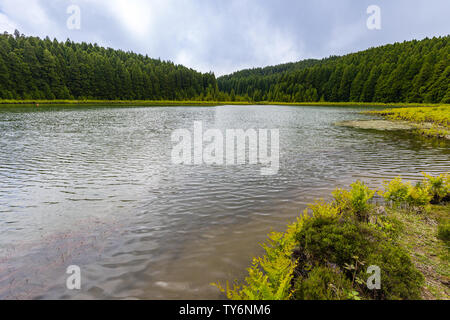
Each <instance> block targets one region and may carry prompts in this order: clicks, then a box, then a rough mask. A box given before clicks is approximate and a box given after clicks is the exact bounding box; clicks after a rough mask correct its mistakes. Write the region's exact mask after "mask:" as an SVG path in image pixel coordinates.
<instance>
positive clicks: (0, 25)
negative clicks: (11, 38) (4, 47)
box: [0, 13, 17, 33]
mask: <svg viewBox="0 0 450 320" xmlns="http://www.w3.org/2000/svg"><path fill="white" fill-rule="evenodd" d="M15 29H17V25H16V24H15V23H14V22H12V21H11V20H10V19H9V18H8V17H7V16H6V15H4V14H3V13H0V31H1V32H4V31H7V32H8V33H13V32H14V30H15Z"/></svg>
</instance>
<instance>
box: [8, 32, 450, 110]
mask: <svg viewBox="0 0 450 320" xmlns="http://www.w3.org/2000/svg"><path fill="white" fill-rule="evenodd" d="M449 38H450V36H445V37H439V38H432V39H429V38H426V39H424V40H421V41H418V40H413V41H405V42H403V43H395V44H390V45H385V46H381V47H377V48H370V49H368V50H365V51H361V52H357V53H352V54H348V55H345V56H342V57H337V56H332V57H329V58H325V59H322V60H317V59H308V60H303V61H299V62H294V63H287V64H281V65H278V66H271V67H266V68H256V69H247V70H242V71H238V72H235V73H233V74H231V75H226V76H222V77H219V78H217V79H216V77H215V75H214V74H213V73H212V72H210V73H200V72H197V71H195V70H193V69H189V68H187V67H184V66H182V65H176V64H174V63H173V62H170V61H161V60H160V59H153V58H150V57H148V56H147V55H145V56H144V55H141V54H136V53H133V52H125V51H122V50H115V49H112V48H103V47H100V46H98V45H97V44H87V43H84V42H83V43H75V42H72V41H70V40H69V39H68V40H67V41H65V42H59V41H57V40H56V39H54V40H50V39H49V38H48V37H47V38H45V39H40V38H37V37H26V36H24V35H22V34H20V32H19V31H17V30H16V31H15V32H14V34H13V35H11V34H8V33H6V32H5V33H3V34H1V35H0V99H3V100H54V99H58V100H75V99H76V100H164V101H229V102H232V101H236V102H239V101H241V102H242V101H246V102H285V103H300V102H355V103H356V102H359V103H361V102H379V103H449V102H450V91H449V79H450V59H449V53H450V46H449Z"/></svg>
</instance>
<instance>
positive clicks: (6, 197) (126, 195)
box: [0, 106, 450, 299]
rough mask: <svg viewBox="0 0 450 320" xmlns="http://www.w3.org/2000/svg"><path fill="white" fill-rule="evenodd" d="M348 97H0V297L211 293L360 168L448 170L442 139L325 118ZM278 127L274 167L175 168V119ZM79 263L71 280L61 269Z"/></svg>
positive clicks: (377, 177)
mask: <svg viewBox="0 0 450 320" xmlns="http://www.w3.org/2000/svg"><path fill="white" fill-rule="evenodd" d="M362 110H363V109H361V108H350V107H295V106H292V107H291V106H220V107H145V108H144V107H86V106H76V107H74V106H71V107H70V106H66V107H62V106H61V107H57V106H53V107H39V108H37V107H19V106H13V107H9V106H0V150H1V152H0V299H31V298H34V299H100V298H102V299H103V298H104V299H112V298H114V299H218V298H222V296H221V294H220V293H219V292H218V291H217V290H216V289H215V288H214V287H212V286H211V285H210V283H211V282H215V281H217V280H220V281H224V280H231V281H232V280H234V279H242V278H243V277H244V276H245V272H246V270H245V269H246V268H247V267H248V266H249V265H250V263H251V258H252V257H253V256H255V255H259V254H261V253H262V250H261V247H260V245H259V243H260V242H262V241H264V240H265V238H266V235H267V233H268V232H270V231H271V230H275V231H283V230H284V229H285V226H286V224H287V223H288V222H290V221H292V220H293V219H294V218H295V217H296V216H298V215H299V214H301V212H302V211H303V209H304V208H305V207H306V205H307V204H308V203H311V202H313V201H314V199H317V198H325V199H329V196H330V192H331V191H332V190H333V189H335V188H336V187H338V186H340V187H344V186H348V184H350V183H351V182H353V181H355V180H357V179H361V180H364V181H365V182H366V183H367V184H369V185H370V186H372V187H374V188H376V187H380V186H381V185H382V181H383V179H391V178H394V177H396V176H398V175H402V176H403V177H404V178H406V179H409V180H417V179H419V178H420V172H422V171H425V172H429V173H435V174H437V173H442V172H446V171H448V170H449V168H450V144H449V142H447V141H431V140H426V139H422V138H421V137H418V136H413V135H410V134H408V133H407V132H402V131H399V132H383V131H373V130H362V129H353V128H345V127H339V126H335V125H334V123H336V122H338V121H346V120H355V119H370V118H372V117H371V116H368V115H362V114H360V111H362ZM195 121H202V123H203V127H204V129H205V130H206V129H208V128H214V129H220V130H223V131H225V130H226V129H249V128H254V129H279V145H280V147H279V150H280V159H279V171H278V173H277V174H275V175H268V176H264V175H261V174H260V169H261V166H260V165H250V164H245V165H236V166H226V165H222V166H220V165H204V164H203V165H175V164H172V161H171V153H172V148H173V146H174V143H173V142H172V141H171V135H172V133H173V132H174V130H177V129H189V130H192V128H193V125H194V122H195ZM70 265H77V266H79V267H80V269H81V276H82V278H81V286H82V287H81V290H74V291H71V290H68V289H67V288H66V279H67V278H68V277H69V275H68V274H66V269H67V267H68V266H70Z"/></svg>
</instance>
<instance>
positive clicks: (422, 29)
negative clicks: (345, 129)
mask: <svg viewBox="0 0 450 320" xmlns="http://www.w3.org/2000/svg"><path fill="white" fill-rule="evenodd" d="M70 5H77V6H78V7H79V8H80V10H81V25H80V29H79V30H70V29H69V28H68V27H67V19H68V18H69V16H70V14H68V13H67V8H68V7H69V6H70ZM369 5H378V6H379V7H380V8H381V30H369V29H368V28H367V26H366V21H367V19H368V17H369V14H367V12H366V11H367V8H368V6H369ZM449 14H450V1H449V0H370V1H366V0H0V30H1V31H2V32H3V31H8V32H10V33H11V32H13V31H14V29H16V28H17V29H19V30H20V31H21V32H22V33H24V34H25V35H33V36H40V37H45V36H47V35H48V36H50V38H52V39H53V38H54V37H56V38H57V39H58V40H66V39H67V38H70V39H72V40H74V41H77V42H81V41H85V42H97V43H98V44H99V45H102V46H106V47H112V48H117V49H124V50H131V51H135V52H139V53H142V54H148V55H149V56H151V57H154V58H158V57H160V58H161V59H163V60H172V61H174V62H176V63H180V64H183V65H186V66H188V67H191V68H194V69H197V70H199V71H203V72H207V71H214V72H215V73H216V75H222V74H226V73H230V72H233V71H236V70H239V69H242V68H248V67H259V66H267V65H274V64H279V63H284V62H291V61H298V60H302V59H306V58H322V57H327V56H329V55H341V54H345V53H350V52H354V51H358V50H363V49H366V48H369V47H372V46H378V45H381V44H385V43H392V42H396V41H403V40H411V39H422V38H424V37H432V36H438V35H447V34H449V33H450V18H449Z"/></svg>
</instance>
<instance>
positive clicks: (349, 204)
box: [332, 181, 375, 221]
mask: <svg viewBox="0 0 450 320" xmlns="http://www.w3.org/2000/svg"><path fill="white" fill-rule="evenodd" d="M350 187H351V189H350V190H344V189H336V190H335V191H334V192H333V193H332V194H333V198H334V202H333V204H334V207H335V208H336V209H337V211H338V212H339V213H340V214H342V215H344V216H347V217H349V216H354V217H356V218H358V219H359V220H360V221H367V219H368V216H369V211H370V209H371V208H372V206H371V204H370V200H372V199H373V196H374V195H375V191H372V190H370V189H369V188H368V187H367V186H366V185H365V184H364V183H363V182H361V181H357V182H355V183H353V184H351V185H350Z"/></svg>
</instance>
